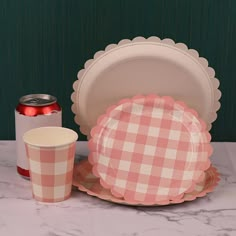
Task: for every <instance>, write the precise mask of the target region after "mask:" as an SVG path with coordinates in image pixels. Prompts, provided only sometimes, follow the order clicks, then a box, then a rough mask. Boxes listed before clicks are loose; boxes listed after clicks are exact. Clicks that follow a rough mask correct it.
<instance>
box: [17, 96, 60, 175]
mask: <svg viewBox="0 0 236 236" xmlns="http://www.w3.org/2000/svg"><path fill="white" fill-rule="evenodd" d="M43 126H62V109H61V107H60V105H59V104H58V102H57V99H56V97H54V96H52V95H48V94H29V95H25V96H23V97H21V98H20V99H19V103H18V105H17V107H16V109H15V134H16V154H17V172H18V174H20V175H21V176H22V177H25V178H29V176H30V173H29V164H28V160H27V156H26V151H25V144H24V141H23V135H24V133H25V132H27V131H28V130H30V129H34V128H39V127H43Z"/></svg>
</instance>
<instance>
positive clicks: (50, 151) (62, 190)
mask: <svg viewBox="0 0 236 236" xmlns="http://www.w3.org/2000/svg"><path fill="white" fill-rule="evenodd" d="M25 146H26V153H27V156H28V159H29V169H30V178H31V183H32V192H33V197H34V198H35V199H36V200H38V201H42V202H58V201H63V200H66V199H67V198H69V197H70V195H71V187H72V176H73V165H74V155H75V143H73V144H70V145H69V146H68V145H66V146H63V147H55V148H39V147H34V146H31V145H28V144H26V145H25Z"/></svg>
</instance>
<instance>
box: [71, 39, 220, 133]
mask: <svg viewBox="0 0 236 236" xmlns="http://www.w3.org/2000/svg"><path fill="white" fill-rule="evenodd" d="M214 76H215V72H214V70H213V69H212V68H211V67H208V62H207V60H206V59H205V58H202V57H199V55H198V52H197V51H196V50H193V49H188V48H187V46H186V45H185V44H182V43H177V44H175V42H174V41H172V40H171V39H164V40H160V39H159V38H158V37H150V38H148V39H145V38H143V37H137V38H135V39H133V40H132V41H130V40H122V41H120V42H119V43H118V45H115V44H111V45H109V46H107V47H106V49H105V51H99V52H97V53H96V54H95V55H94V58H93V59H91V60H88V61H87V62H86V63H85V68H84V69H82V70H80V71H79V73H78V80H76V81H75V82H74V84H73V88H74V92H73V93H72V95H71V99H72V101H73V105H72V111H73V113H74V114H75V122H76V123H77V124H78V125H80V130H81V132H82V133H83V134H85V135H88V136H89V134H90V130H91V128H92V127H93V126H94V125H95V124H96V121H97V118H98V117H99V116H100V115H102V114H103V113H105V111H106V109H107V107H109V106H111V105H112V104H115V103H117V102H118V101H119V100H121V99H123V98H130V97H132V96H135V95H140V94H142V95H148V94H151V93H152V94H153V93H155V94H158V95H160V96H164V95H168V96H172V97H173V98H174V99H176V100H182V101H184V102H185V103H186V104H187V105H188V106H189V107H191V108H193V109H195V110H196V111H197V112H198V113H199V116H200V117H201V118H202V119H203V120H204V121H205V122H206V123H207V127H208V130H210V129H211V123H212V122H213V121H215V120H216V118H217V114H216V112H217V110H218V109H219V108H220V103H219V101H218V100H219V99H220V97H221V93H220V91H219V90H218V86H219V81H218V80H217V79H216V78H215V77H214Z"/></svg>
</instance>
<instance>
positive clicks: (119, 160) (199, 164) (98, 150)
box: [88, 95, 212, 204]
mask: <svg viewBox="0 0 236 236" xmlns="http://www.w3.org/2000/svg"><path fill="white" fill-rule="evenodd" d="M91 136H92V138H91V140H90V141H89V148H90V151H91V152H90V155H89V158H88V159H89V161H90V162H91V163H92V164H93V165H94V167H93V173H94V174H95V175H96V176H97V177H99V178H100V183H101V185H102V186H103V187H104V188H107V189H110V190H111V193H112V194H113V195H114V196H115V197H123V198H124V199H125V200H126V201H131V202H132V201H136V202H140V203H144V202H145V203H149V204H155V203H156V202H160V201H169V200H177V199H181V198H182V196H183V194H184V193H185V192H190V191H191V190H192V189H193V188H194V186H195V183H196V182H198V181H199V179H200V178H202V177H203V174H204V171H205V170H206V169H207V168H208V167H209V166H210V161H209V156H210V155H211V153H212V147H211V145H210V138H211V137H210V134H209V133H208V132H207V131H206V125H205V123H204V122H203V121H202V120H201V119H199V118H198V115H197V113H196V112H195V111H193V110H191V109H189V108H188V107H187V106H186V105H185V104H184V103H183V102H180V101H174V100H173V99H172V98H171V97H158V96H156V95H149V96H136V97H134V98H132V99H126V100H122V101H120V102H119V104H118V105H115V106H112V107H110V108H109V109H108V110H107V113H106V114H105V115H103V116H101V117H100V118H99V119H98V122H97V125H96V126H95V127H94V128H93V129H92V132H91Z"/></svg>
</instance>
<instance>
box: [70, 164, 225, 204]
mask: <svg viewBox="0 0 236 236" xmlns="http://www.w3.org/2000/svg"><path fill="white" fill-rule="evenodd" d="M219 180H220V178H219V173H218V172H217V170H216V168H215V167H213V166H210V168H209V169H207V170H206V172H205V178H204V181H201V182H200V183H197V184H196V186H195V188H194V190H193V191H192V192H190V193H188V194H184V196H183V198H181V199H179V200H176V201H168V202H160V203H159V204H155V205H168V204H177V203H182V202H185V201H193V200H195V199H196V198H199V197H204V196H205V195H206V194H207V193H210V192H212V191H213V190H214V188H215V187H216V186H217V184H218V182H219ZM73 185H74V186H76V187H78V189H79V190H80V191H83V192H86V193H87V194H88V195H91V196H94V197H97V198H100V199H102V200H106V201H110V202H114V203H119V204H125V205H142V204H138V203H136V202H128V201H126V200H124V199H123V198H116V197H114V196H113V195H112V194H111V192H110V190H108V189H104V188H103V187H102V186H101V184H100V181H99V178H97V177H96V176H94V175H93V174H92V165H91V164H90V163H89V162H88V160H83V161H81V162H80V163H78V164H76V165H75V167H74V177H73ZM143 205H144V206H149V204H147V203H146V204H145V203H144V204H143Z"/></svg>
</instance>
